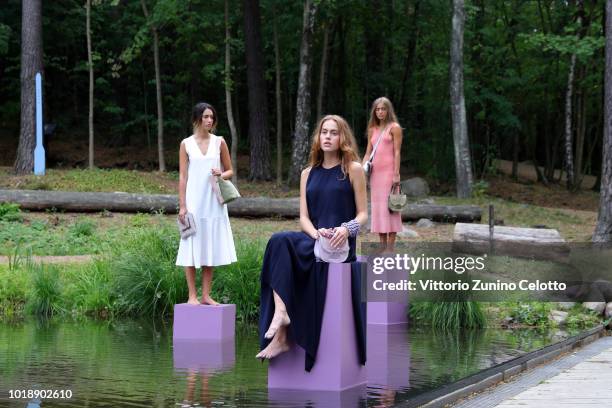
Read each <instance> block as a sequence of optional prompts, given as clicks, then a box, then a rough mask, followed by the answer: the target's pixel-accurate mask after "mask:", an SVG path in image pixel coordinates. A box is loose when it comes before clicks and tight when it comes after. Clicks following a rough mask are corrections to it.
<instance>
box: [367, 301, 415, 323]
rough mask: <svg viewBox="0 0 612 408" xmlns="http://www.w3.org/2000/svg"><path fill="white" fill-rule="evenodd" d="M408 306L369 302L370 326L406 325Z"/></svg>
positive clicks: (404, 304)
mask: <svg viewBox="0 0 612 408" xmlns="http://www.w3.org/2000/svg"><path fill="white" fill-rule="evenodd" d="M406 323H408V305H407V304H406V303H400V302H368V325H370V324H385V325H389V324H406Z"/></svg>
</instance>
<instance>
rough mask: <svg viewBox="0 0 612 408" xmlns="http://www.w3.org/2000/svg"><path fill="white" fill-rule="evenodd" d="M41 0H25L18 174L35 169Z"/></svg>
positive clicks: (22, 32)
mask: <svg viewBox="0 0 612 408" xmlns="http://www.w3.org/2000/svg"><path fill="white" fill-rule="evenodd" d="M41 8H42V3H41V0H24V1H23V3H22V11H21V128H20V132H19V146H18V147H17V157H16V159H15V173H17V174H29V173H32V172H33V171H34V148H35V147H36V133H35V132H36V120H35V117H36V86H35V82H34V78H35V77H36V73H37V72H40V73H41V74H42V70H43V59H42V54H43V51H42V10H41Z"/></svg>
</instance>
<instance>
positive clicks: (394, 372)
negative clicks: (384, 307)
mask: <svg viewBox="0 0 612 408" xmlns="http://www.w3.org/2000/svg"><path fill="white" fill-rule="evenodd" d="M367 352H368V361H367V364H366V370H367V378H368V386H370V387H382V388H385V389H389V390H392V391H397V390H401V389H404V388H409V387H410V343H409V341H408V326H407V325H406V324H394V325H390V326H384V325H378V324H376V325H372V324H370V325H368V345H367Z"/></svg>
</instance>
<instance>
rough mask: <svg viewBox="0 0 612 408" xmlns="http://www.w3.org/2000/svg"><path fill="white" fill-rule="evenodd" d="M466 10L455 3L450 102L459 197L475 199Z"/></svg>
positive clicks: (462, 4)
mask: <svg viewBox="0 0 612 408" xmlns="http://www.w3.org/2000/svg"><path fill="white" fill-rule="evenodd" d="M464 26H465V9H464V2H463V0H453V19H452V33H451V47H450V48H451V49H450V102H451V116H452V127H453V141H454V145H455V173H456V177H457V197H459V198H468V197H470V196H471V195H472V160H471V156H470V144H469V140H468V129H467V119H466V112H465V96H464V93H463V31H464Z"/></svg>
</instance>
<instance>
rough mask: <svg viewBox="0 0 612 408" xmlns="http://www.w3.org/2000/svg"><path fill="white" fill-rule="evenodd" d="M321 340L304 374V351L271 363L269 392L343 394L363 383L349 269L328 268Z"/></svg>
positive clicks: (295, 349) (296, 350)
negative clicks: (277, 389) (326, 392)
mask: <svg viewBox="0 0 612 408" xmlns="http://www.w3.org/2000/svg"><path fill="white" fill-rule="evenodd" d="M325 296H326V299H325V308H324V309H323V322H322V325H321V339H320V341H319V349H318V351H317V358H316V361H315V364H314V366H313V368H312V370H311V371H310V372H307V371H305V370H304V358H305V352H304V349H302V348H301V347H299V346H297V345H293V346H292V347H291V350H289V351H287V352H286V353H283V354H281V355H280V356H278V357H276V358H274V359H272V360H271V361H270V366H269V367H268V388H281V389H291V390H318V391H342V390H346V389H349V388H352V387H356V386H359V385H362V384H365V383H366V370H365V367H364V366H362V365H361V364H359V359H358V357H357V339H356V338H355V322H354V320H353V307H352V303H351V265H350V264H329V274H328V278H327V291H326V295H325Z"/></svg>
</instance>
